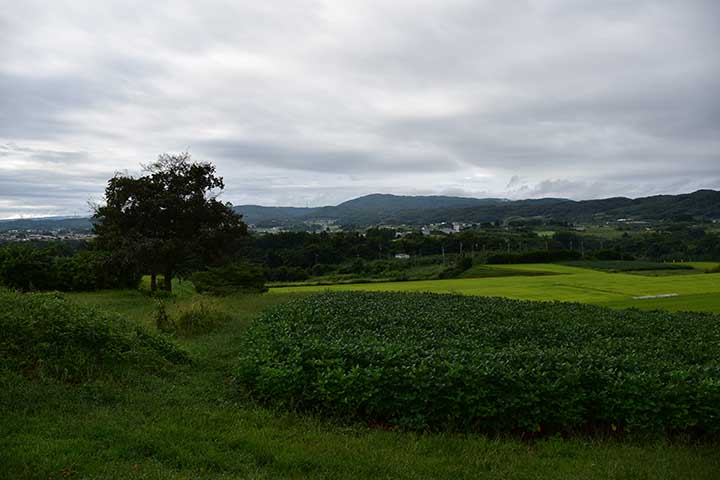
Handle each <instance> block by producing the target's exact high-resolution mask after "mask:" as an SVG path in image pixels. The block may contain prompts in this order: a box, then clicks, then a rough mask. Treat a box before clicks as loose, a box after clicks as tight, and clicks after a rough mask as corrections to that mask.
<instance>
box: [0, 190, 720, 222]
mask: <svg viewBox="0 0 720 480" xmlns="http://www.w3.org/2000/svg"><path fill="white" fill-rule="evenodd" d="M233 209H234V210H235V211H236V212H238V213H240V214H242V215H243V217H244V220H245V221H246V222H247V223H249V224H253V225H255V226H258V227H270V226H292V225H300V224H303V223H305V222H309V221H313V220H322V221H330V222H335V223H337V224H341V225H348V226H350V225H352V226H357V227H363V226H369V225H379V224H415V225H420V224H427V223H437V222H443V221H458V222H487V221H507V220H508V219H513V218H536V219H542V220H546V221H570V222H581V221H603V220H614V219H618V218H632V219H637V220H660V221H662V220H678V219H685V220H688V219H695V220H717V219H720V191H717V190H709V189H704V190H697V191H695V192H692V193H683V194H676V195H667V194H662V195H653V196H649V197H639V198H634V199H633V198H628V197H610V198H603V199H594V200H571V199H567V198H551V197H548V198H537V199H524V200H508V199H503V198H473V197H454V196H447V195H415V196H412V195H393V194H386V193H373V194H369V195H363V196H361V197H357V198H353V199H350V200H347V201H345V202H341V203H339V204H338V205H327V206H322V207H268V206H263V205H237V206H234V207H233ZM91 226H92V224H91V222H90V219H89V218H88V217H85V218H82V217H68V216H64V217H45V218H42V219H37V218H36V219H6V220H0V231H7V230H12V229H31V228H37V229H53V228H55V229H59V228H75V229H78V228H88V229H89V228H91Z"/></svg>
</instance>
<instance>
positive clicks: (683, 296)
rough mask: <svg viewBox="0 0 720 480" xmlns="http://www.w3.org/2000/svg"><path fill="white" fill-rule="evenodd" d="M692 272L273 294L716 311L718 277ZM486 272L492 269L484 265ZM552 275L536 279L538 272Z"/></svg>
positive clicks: (552, 270)
mask: <svg viewBox="0 0 720 480" xmlns="http://www.w3.org/2000/svg"><path fill="white" fill-rule="evenodd" d="M692 265H694V266H695V267H696V271H697V273H696V274H693V275H679V276H657V277H652V276H640V275H632V274H628V273H609V272H602V271H597V270H591V269H587V268H579V267H573V266H568V265H559V264H522V265H498V266H497V268H499V269H502V270H504V271H517V272H526V273H528V274H529V275H517V276H510V277H489V278H458V279H448V280H430V281H417V282H388V283H371V284H357V285H334V286H322V287H287V288H277V289H271V293H290V292H305V293H310V292H320V291H325V290H330V291H350V290H364V291H404V292H435V293H459V294H464V295H484V296H496V297H508V298H515V299H519V300H542V301H547V300H558V301H563V302H581V303H590V304H596V305H606V306H610V307H613V308H640V309H645V310H652V309H656V308H663V309H667V310H671V311H678V310H693V311H707V312H715V313H720V275H719V274H716V273H703V270H700V269H699V268H700V267H702V268H707V265H706V264H702V265H699V264H692ZM485 268H496V267H495V266H490V265H487V266H486V267H485ZM542 273H546V274H554V275H538V274H542ZM668 293H677V294H678V296H676V297H672V298H660V299H641V300H639V299H635V297H639V296H652V295H663V294H668Z"/></svg>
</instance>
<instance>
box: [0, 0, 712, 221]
mask: <svg viewBox="0 0 720 480" xmlns="http://www.w3.org/2000/svg"><path fill="white" fill-rule="evenodd" d="M161 3H165V2H140V1H135V2H133V1H117V2H112V1H109V2H90V1H68V2H62V1H57V2H36V1H31V0H28V1H24V2H11V1H9V0H0V7H1V8H0V54H1V55H2V59H3V61H2V63H0V218H2V217H8V216H18V215H43V214H55V213H83V212H85V211H86V203H87V201H88V200H97V199H99V198H100V197H101V196H102V190H103V188H104V184H105V181H106V180H107V178H109V177H110V176H111V175H112V174H113V173H114V172H116V171H124V170H129V171H131V172H136V171H137V170H138V168H139V164H141V163H148V162H149V161H152V160H153V159H154V158H155V157H156V156H157V155H158V154H159V153H162V152H172V151H182V150H188V149H189V151H190V152H191V153H192V154H193V156H194V157H195V158H196V159H201V160H209V161H212V162H214V163H216V164H217V166H218V170H219V172H220V173H221V174H222V175H223V176H224V177H225V180H226V182H225V183H226V185H227V186H228V188H227V191H226V192H225V194H224V198H225V199H226V200H229V201H232V202H233V203H236V204H240V203H262V204H270V205H279V204H285V205H300V206H304V205H320V204H328V203H337V202H339V201H342V200H346V199H348V198H350V197H353V196H357V195H361V194H365V193H370V192H390V193H406V194H428V193H452V194H464V195H475V196H506V197H511V198H521V197H537V196H563V197H571V198H596V197H602V196H612V195H625V196H641V195H648V194H654V193H676V192H683V191H691V190H694V189H697V188H720V95H719V93H720V92H718V86H717V81H718V78H720V56H719V55H717V45H720V3H719V2H716V1H714V0H706V1H703V0H685V1H683V2H670V1H667V2H665V1H650V0H648V1H645V0H626V1H623V0H613V1H607V2H596V1H592V0H543V1H541V0H527V1H518V2H500V1H481V0H448V1H443V2H438V1H434V0H432V1H431V0H413V1H409V0H408V1H406V0H394V1H393V2H387V1H379V0H378V1H360V0H357V1H341V0H333V1H310V0H295V1H289V0H288V1H278V2H225V1H208V2H201V3H198V2H191V1H187V2H179V1H178V2H171V4H167V5H160V4H161Z"/></svg>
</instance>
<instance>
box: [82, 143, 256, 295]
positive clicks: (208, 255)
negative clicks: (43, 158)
mask: <svg viewBox="0 0 720 480" xmlns="http://www.w3.org/2000/svg"><path fill="white" fill-rule="evenodd" d="M144 173H145V174H144V175H143V176H140V177H137V178H135V177H132V176H128V175H121V174H116V175H115V176H114V177H113V178H111V179H110V181H109V182H108V186H107V188H106V189H105V204H104V205H102V206H99V207H96V208H95V217H94V218H95V227H94V230H95V233H96V235H97V236H98V242H99V243H100V244H101V245H102V246H103V247H105V248H107V249H109V250H111V251H112V252H113V253H114V254H115V255H117V256H119V257H121V258H122V259H124V261H131V262H135V263H137V264H138V265H139V266H141V268H142V269H143V270H144V271H145V273H148V274H150V278H151V290H153V291H155V289H156V288H157V281H156V279H157V275H158V273H160V274H162V275H163V276H164V289H165V290H167V291H171V290H172V278H173V277H174V276H175V275H177V274H179V273H180V274H182V273H187V272H189V271H191V270H192V269H194V268H198V267H200V266H202V265H203V264H204V263H205V262H206V261H208V260H211V259H212V258H213V257H215V258H216V257H217V256H218V255H220V254H221V252H223V251H224V250H226V247H227V246H229V245H231V244H232V240H233V239H236V238H238V237H241V236H244V235H246V234H247V227H246V225H245V224H244V223H243V221H242V217H241V216H240V215H238V214H236V213H235V212H234V211H233V210H232V208H231V206H230V205H229V204H224V203H222V202H220V201H219V200H218V199H217V196H216V195H215V194H214V192H217V191H218V190H222V189H223V188H224V184H223V180H222V178H221V177H218V176H216V174H215V167H214V166H213V165H212V164H210V163H205V162H192V161H191V160H190V155H189V154H188V153H182V154H179V155H168V154H163V155H160V157H159V158H158V160H157V161H156V162H155V163H152V164H150V165H147V166H145V167H144Z"/></svg>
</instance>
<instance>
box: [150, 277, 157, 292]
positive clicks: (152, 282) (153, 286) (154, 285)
mask: <svg viewBox="0 0 720 480" xmlns="http://www.w3.org/2000/svg"><path fill="white" fill-rule="evenodd" d="M156 290H157V273H155V272H152V273H151V274H150V291H151V292H153V293H155V291H156Z"/></svg>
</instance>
